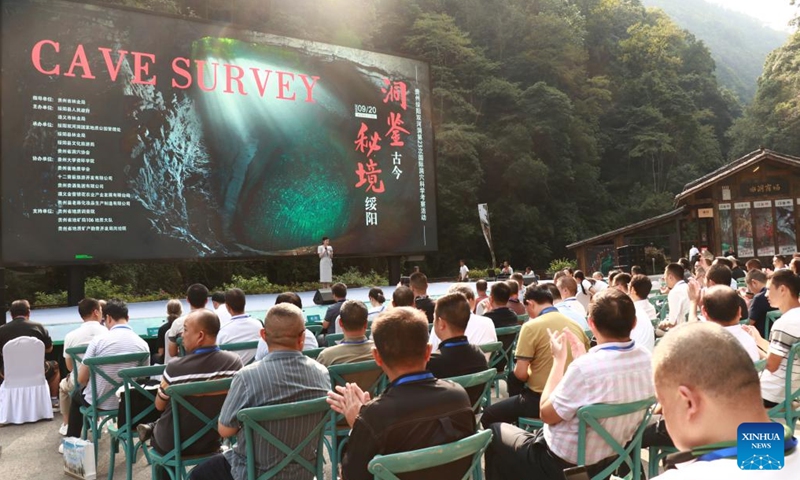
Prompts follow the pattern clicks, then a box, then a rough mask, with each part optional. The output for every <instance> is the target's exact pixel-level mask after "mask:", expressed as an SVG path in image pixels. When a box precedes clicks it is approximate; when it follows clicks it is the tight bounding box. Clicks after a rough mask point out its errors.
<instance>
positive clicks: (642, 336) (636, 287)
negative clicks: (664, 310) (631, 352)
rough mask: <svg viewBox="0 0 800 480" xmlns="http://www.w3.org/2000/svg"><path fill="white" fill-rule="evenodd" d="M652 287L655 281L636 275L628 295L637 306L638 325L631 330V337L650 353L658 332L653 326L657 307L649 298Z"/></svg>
mask: <svg viewBox="0 0 800 480" xmlns="http://www.w3.org/2000/svg"><path fill="white" fill-rule="evenodd" d="M617 277H619V275H617ZM652 288H653V282H651V281H650V279H649V278H647V277H646V276H644V275H636V276H634V277H633V278H631V280H630V284H629V288H628V295H630V297H631V300H633V306H634V307H635V308H636V326H634V327H633V330H631V339H633V340H634V341H635V342H636V345H638V346H640V347H642V348H644V349H645V350H647V351H648V352H650V353H652V352H653V348H655V340H656V339H655V336H656V333H655V329H654V328H653V320H655V318H656V317H657V313H656V309H655V307H653V304H652V303H650V301H649V300H647V296H648V295H650V290H651V289H652Z"/></svg>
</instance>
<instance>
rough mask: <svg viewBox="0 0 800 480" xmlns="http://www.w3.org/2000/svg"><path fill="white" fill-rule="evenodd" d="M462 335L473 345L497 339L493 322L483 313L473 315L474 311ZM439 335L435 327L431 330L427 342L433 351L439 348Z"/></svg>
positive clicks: (492, 341)
mask: <svg viewBox="0 0 800 480" xmlns="http://www.w3.org/2000/svg"><path fill="white" fill-rule="evenodd" d="M464 335H466V336H467V339H469V343H471V344H473V345H485V344H487V343H494V342H496V341H497V332H496V331H495V329H494V322H492V319H491V318H489V317H484V316H483V315H475V314H474V313H473V314H472V315H470V316H469V322H468V323H467V330H466V331H465V332H464ZM440 342H441V340H439V337H438V336H437V335H436V329H435V328H434V329H433V330H431V336H430V338H429V339H428V343H430V344H431V346H432V347H433V349H432V350H433V351H434V352H435V351H436V350H438V349H439V343H440Z"/></svg>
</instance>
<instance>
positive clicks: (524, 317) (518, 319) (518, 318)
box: [517, 313, 531, 324]
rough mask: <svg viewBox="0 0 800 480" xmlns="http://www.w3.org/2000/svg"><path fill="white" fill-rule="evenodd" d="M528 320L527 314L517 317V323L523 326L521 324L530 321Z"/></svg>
mask: <svg viewBox="0 0 800 480" xmlns="http://www.w3.org/2000/svg"><path fill="white" fill-rule="evenodd" d="M530 318H531V317H529V316H528V314H527V313H524V314H522V315H517V322H519V323H520V324H523V323H525V322H527V321H528V320H530Z"/></svg>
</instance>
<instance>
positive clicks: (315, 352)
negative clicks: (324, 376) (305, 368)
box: [303, 347, 325, 360]
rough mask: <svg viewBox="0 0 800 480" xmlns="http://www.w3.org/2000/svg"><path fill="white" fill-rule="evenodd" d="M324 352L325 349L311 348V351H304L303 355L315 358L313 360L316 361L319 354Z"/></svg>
mask: <svg viewBox="0 0 800 480" xmlns="http://www.w3.org/2000/svg"><path fill="white" fill-rule="evenodd" d="M323 350H325V347H320V348H311V349H308V350H303V355H305V356H306V357H309V358H313V359H315V360H316V358H317V357H318V356H319V354H320V353H321V352H322V351H323Z"/></svg>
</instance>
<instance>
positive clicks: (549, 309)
mask: <svg viewBox="0 0 800 480" xmlns="http://www.w3.org/2000/svg"><path fill="white" fill-rule="evenodd" d="M557 311H558V309H557V308H556V307H547V308H545V309H544V310H542V311H541V312H539V316H540V317H541V316H542V315H544V314H546V313H552V312H557Z"/></svg>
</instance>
